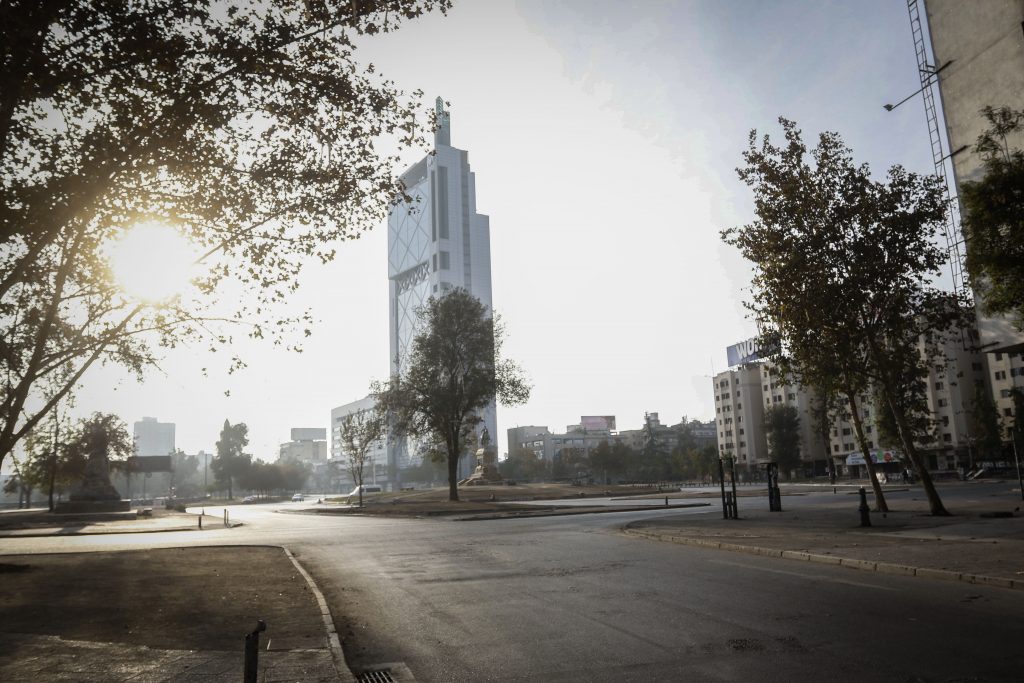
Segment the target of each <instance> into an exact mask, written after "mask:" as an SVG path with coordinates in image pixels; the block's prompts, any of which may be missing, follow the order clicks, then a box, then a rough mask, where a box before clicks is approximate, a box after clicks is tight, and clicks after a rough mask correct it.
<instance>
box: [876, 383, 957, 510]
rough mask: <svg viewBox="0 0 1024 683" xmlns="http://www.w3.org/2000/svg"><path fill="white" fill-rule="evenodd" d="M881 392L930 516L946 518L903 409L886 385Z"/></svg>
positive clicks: (940, 499)
mask: <svg viewBox="0 0 1024 683" xmlns="http://www.w3.org/2000/svg"><path fill="white" fill-rule="evenodd" d="M882 390H883V391H884V392H885V398H886V400H887V401H888V403H889V410H891V411H892V417H893V420H894V421H895V422H896V431H897V432H899V435H900V441H901V442H902V444H903V449H904V452H905V453H906V454H907V457H909V458H910V462H912V463H913V464H914V469H915V470H916V471H917V476H918V477H919V478H920V479H921V488H923V489H924V493H925V495H926V496H928V507H929V509H930V510H931V513H932V515H934V516H936V517H946V516H948V515H949V511H948V510H946V506H945V505H943V504H942V498H940V497H939V492H938V491H936V490H935V483H934V482H933V481H932V475H931V474H930V473H929V472H928V468H927V467H925V466H924V458H922V457H921V454H920V453H918V452H917V446H915V445H914V438H913V436H912V435H911V434H910V428H909V427H908V426H907V418H906V415H904V414H903V409H902V408H901V407H900V406H899V405H898V404H897V402H896V401H895V400H893V396H892V392H891V391H890V390H889V387H888V386H887V385H884V384H883V386H882Z"/></svg>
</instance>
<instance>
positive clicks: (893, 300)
mask: <svg viewBox="0 0 1024 683" xmlns="http://www.w3.org/2000/svg"><path fill="white" fill-rule="evenodd" d="M780 123H781V125H782V128H783V132H784V135H785V142H786V144H785V145H784V146H781V147H779V146H776V145H774V144H773V143H772V142H771V140H770V139H769V137H768V136H764V138H763V140H761V141H760V144H759V140H758V134H757V132H756V131H752V132H751V134H750V139H749V146H748V149H747V151H746V152H744V155H743V159H744V162H745V163H744V165H743V166H741V167H740V168H739V169H738V173H739V176H740V178H741V179H742V180H743V181H744V182H746V183H747V185H749V186H750V187H751V188H752V189H753V193H754V203H755V216H756V217H755V219H754V221H753V222H752V223H750V224H748V225H745V226H742V227H737V228H732V229H729V230H726V231H724V232H723V234H722V236H723V239H725V241H726V242H728V243H730V244H733V245H735V246H736V247H738V248H739V249H740V251H741V252H742V253H743V255H744V256H745V257H746V258H747V259H749V260H750V261H751V262H752V263H753V264H754V277H753V283H752V285H753V286H752V290H753V296H752V300H751V301H750V302H748V308H749V309H750V310H751V312H752V313H753V316H754V318H755V319H756V322H757V324H758V326H759V327H760V329H761V331H762V336H763V337H765V338H766V339H767V340H770V341H778V342H780V348H781V352H780V355H781V356H782V357H783V358H788V359H790V362H789V363H788V364H787V368H786V369H787V370H790V371H792V372H793V374H794V378H795V379H796V380H797V381H801V382H803V383H805V384H808V385H810V386H818V387H821V386H829V385H830V384H838V386H840V387H841V389H840V391H841V392H842V393H845V394H847V398H848V400H849V401H850V409H851V411H850V412H851V416H852V417H853V418H854V419H855V420H859V412H858V409H857V407H856V402H855V401H856V395H857V394H858V393H859V390H860V389H862V388H863V387H865V386H867V385H868V384H870V383H876V384H877V385H878V386H879V389H880V391H881V392H882V395H883V396H884V398H885V399H886V401H887V403H888V404H889V408H890V410H892V412H893V416H894V421H895V423H896V425H897V427H898V429H899V435H900V444H901V446H902V449H903V451H904V452H905V453H906V454H907V455H908V457H909V458H910V459H911V461H912V462H913V463H914V465H915V468H916V469H917V471H918V474H919V475H920V479H921V482H922V484H923V486H924V488H925V492H926V494H927V495H928V500H929V505H930V507H931V510H932V513H933V514H944V513H945V508H944V507H943V505H942V502H941V499H940V498H939V496H938V493H937V492H936V491H935V487H934V486H933V485H932V482H931V478H930V477H929V475H928V471H927V469H926V468H925V463H924V460H923V459H922V458H921V457H920V454H919V453H918V451H917V448H916V446H915V441H916V440H917V438H918V437H922V436H924V435H922V434H915V433H914V432H913V431H912V429H911V424H910V423H909V421H908V419H907V415H906V414H905V412H904V409H905V403H904V402H902V401H900V400H899V397H900V393H899V392H900V387H901V382H903V381H905V379H906V378H907V377H909V376H912V375H913V374H914V373H915V372H917V371H918V369H919V368H920V367H921V366H922V363H923V359H922V358H921V356H920V354H919V353H918V342H919V339H920V338H921V337H922V335H928V334H933V335H936V334H944V333H946V332H947V331H948V330H949V329H950V328H955V327H956V326H957V325H958V324H961V322H962V318H963V315H964V307H963V302H961V301H959V300H957V299H956V297H955V296H954V295H950V294H948V293H945V292H941V291H938V290H936V289H935V288H934V287H932V286H930V285H929V284H928V283H929V282H930V281H932V280H933V278H935V277H936V276H937V275H938V271H939V268H940V266H941V265H942V264H943V263H944V262H945V259H946V254H945V252H944V251H943V250H942V249H941V248H940V247H939V246H938V245H937V241H936V239H935V237H936V234H937V231H938V230H939V228H940V227H941V226H942V224H943V220H944V218H945V215H946V209H947V207H946V199H945V192H944V189H943V188H942V186H941V184H940V182H939V181H938V179H936V178H935V177H933V176H921V175H918V174H916V173H911V172H909V171H907V170H906V169H904V168H902V167H900V166H893V167H892V168H890V169H889V171H888V173H887V174H886V178H885V180H884V181H878V180H874V179H873V178H872V177H871V173H870V169H869V168H868V166H867V165H866V164H861V165H857V164H855V163H854V161H853V154H852V151H851V150H850V149H849V148H848V147H846V145H845V144H844V143H843V141H842V138H841V137H840V136H839V135H838V134H837V133H831V132H826V133H822V134H821V135H820V136H819V139H818V144H817V146H816V147H815V148H814V149H813V150H808V148H807V146H806V144H805V143H804V141H803V139H802V136H801V133H800V131H799V129H798V128H797V126H796V124H795V123H794V122H792V121H788V120H786V119H780ZM808 157H810V159H808ZM811 162H813V163H811ZM859 431H860V430H859V428H858V432H859ZM858 437H859V439H860V440H861V441H862V442H863V436H862V435H860V434H859V435H858ZM865 460H866V462H867V463H868V465H867V467H868V470H869V473H870V475H871V479H872V485H873V488H874V490H875V496H876V499H877V500H878V501H879V503H880V507H881V506H882V505H884V503H883V502H882V501H883V500H884V499H883V498H882V493H881V489H880V487H879V485H878V481H877V477H875V473H874V466H873V464H871V460H870V458H869V457H868V458H865ZM883 509H884V508H883Z"/></svg>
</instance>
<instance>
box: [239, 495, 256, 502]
mask: <svg viewBox="0 0 1024 683" xmlns="http://www.w3.org/2000/svg"><path fill="white" fill-rule="evenodd" d="M242 502H243V503H255V502H256V496H246V497H245V498H243V499H242Z"/></svg>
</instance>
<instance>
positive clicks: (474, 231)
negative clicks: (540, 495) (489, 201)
mask: <svg viewBox="0 0 1024 683" xmlns="http://www.w3.org/2000/svg"><path fill="white" fill-rule="evenodd" d="M436 107H437V109H436V111H437V117H438V122H439V124H440V127H439V128H438V130H437V131H436V132H435V133H434V151H433V152H432V153H431V154H428V155H427V156H425V157H424V158H423V159H421V160H420V161H418V162H417V163H415V164H413V165H412V166H411V167H410V168H409V169H408V170H407V171H406V172H405V173H404V174H403V175H402V183H403V184H404V185H405V188H406V190H405V191H406V194H407V195H408V196H409V198H410V201H407V202H402V203H399V204H396V205H395V206H394V207H393V208H392V209H391V213H390V215H389V216H388V280H389V285H390V287H389V288H390V311H389V312H390V327H391V337H390V338H391V348H390V351H391V371H392V373H393V374H394V373H399V372H401V371H402V370H403V369H404V368H405V363H406V362H407V361H408V354H409V350H410V347H411V345H412V340H413V338H414V337H415V335H416V331H417V322H418V321H417V317H416V309H417V308H418V307H420V306H422V305H423V304H424V303H426V301H427V299H429V298H430V297H431V296H441V295H443V294H444V293H445V292H447V291H449V290H451V289H453V288H455V287H461V288H463V289H465V290H466V291H468V292H469V293H470V294H472V295H473V296H475V297H476V298H478V299H479V300H480V301H481V302H482V303H483V304H484V305H485V306H487V307H488V309H490V307H491V235H490V224H489V221H488V218H487V216H484V215H481V214H478V213H477V212H476V178H475V176H474V174H473V172H472V171H470V168H469V155H468V154H467V153H466V151H465V150H461V149H457V148H455V147H452V145H451V121H450V117H449V113H448V112H447V111H446V110H445V109H444V104H443V102H442V100H441V98H440V97H439V98H437V104H436ZM481 417H483V419H484V421H483V423H482V424H481V425H480V428H481V429H482V428H483V427H484V426H486V427H487V431H488V432H489V433H490V434H491V438H492V439H493V438H494V435H496V434H497V433H498V431H497V419H496V414H495V407H494V402H493V401H492V402H491V404H490V405H489V406H488V407H487V408H486V409H485V411H484V414H483V415H482V416H481ZM417 450H418V449H417V447H416V446H415V444H407V443H395V444H393V446H392V447H391V448H390V452H389V456H388V457H389V461H390V463H389V464H391V465H392V466H394V467H399V468H401V467H405V466H408V465H411V464H416V463H418V462H419V460H420V457H421V454H420V453H418V452H417ZM469 460H470V459H469V458H465V459H464V461H463V462H462V463H461V466H460V473H463V472H466V471H467V469H468V470H472V467H473V463H471V462H468V461H469Z"/></svg>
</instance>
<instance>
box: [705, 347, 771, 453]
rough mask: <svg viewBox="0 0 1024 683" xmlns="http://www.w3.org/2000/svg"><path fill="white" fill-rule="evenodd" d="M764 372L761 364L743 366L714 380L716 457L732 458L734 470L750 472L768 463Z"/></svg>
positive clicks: (727, 371)
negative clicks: (733, 459)
mask: <svg viewBox="0 0 1024 683" xmlns="http://www.w3.org/2000/svg"><path fill="white" fill-rule="evenodd" d="M763 372H764V367H763V366H762V365H761V364H760V363H744V364H743V365H739V366H737V367H735V368H732V369H729V370H726V371H724V372H720V373H718V374H717V375H715V377H714V390H715V422H716V424H717V427H718V453H719V456H720V457H721V456H725V455H732V456H733V457H735V458H736V466H737V469H744V470H747V471H750V470H753V469H756V468H757V467H758V466H759V465H763V464H764V463H766V462H768V443H767V441H766V439H765V429H764V407H765V404H764V397H763V392H762V389H761V386H762V373H763Z"/></svg>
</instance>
